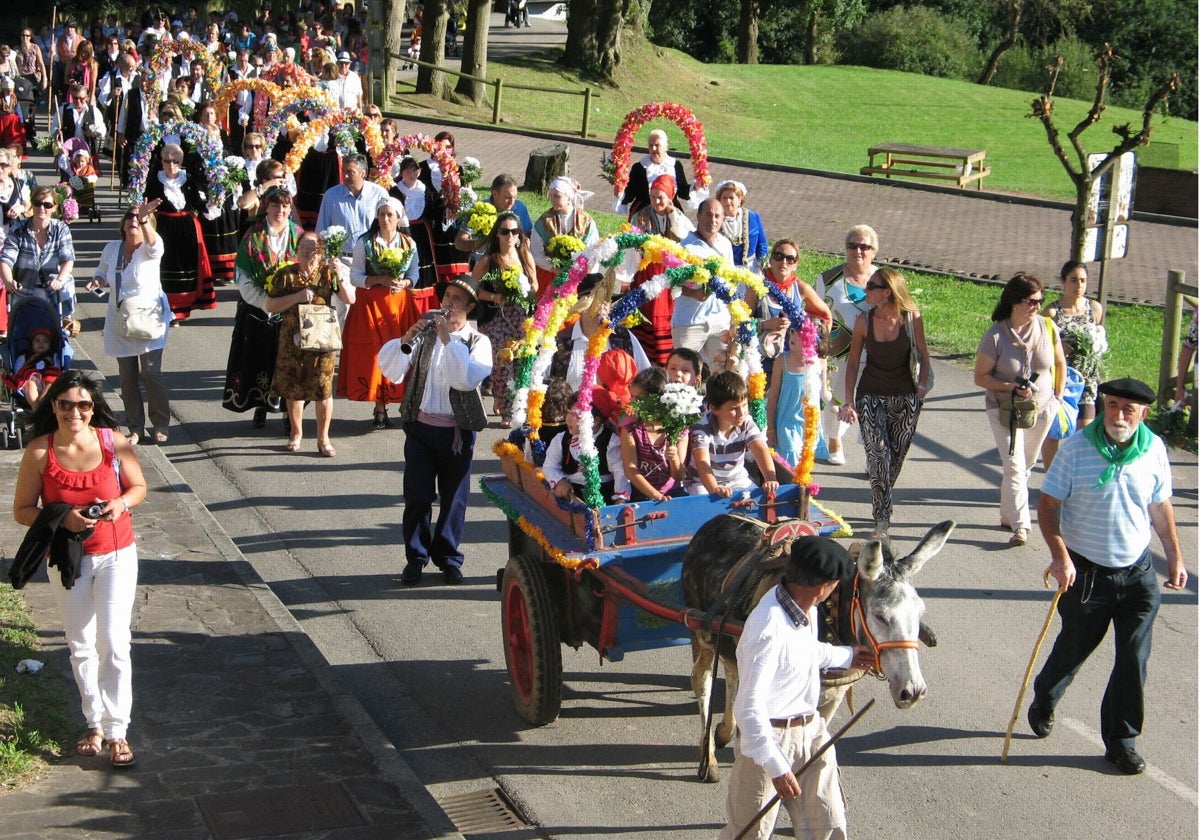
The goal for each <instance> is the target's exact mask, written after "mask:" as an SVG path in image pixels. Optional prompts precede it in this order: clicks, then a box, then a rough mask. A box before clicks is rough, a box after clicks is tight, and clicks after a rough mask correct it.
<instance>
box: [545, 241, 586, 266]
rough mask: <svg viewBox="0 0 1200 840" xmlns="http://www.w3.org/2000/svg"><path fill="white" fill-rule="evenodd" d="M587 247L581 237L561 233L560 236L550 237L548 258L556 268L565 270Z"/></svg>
mask: <svg viewBox="0 0 1200 840" xmlns="http://www.w3.org/2000/svg"><path fill="white" fill-rule="evenodd" d="M586 247H587V245H585V244H584V242H583V240H582V239H580V238H579V237H577V236H570V235H568V234H565V233H560V234H559V235H558V236H552V237H550V241H549V242H547V243H546V256H548V257H549V258H550V261H551V262H552V263H554V265H555V267H556V268H558V269H564V268H566V267H567V266H569V265H570V264H571V261H572V260H573V259H575V255H576V254H578V253H580V252H581V251H583V249H584V248H586Z"/></svg>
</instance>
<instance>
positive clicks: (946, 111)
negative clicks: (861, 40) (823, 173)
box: [403, 38, 1197, 199]
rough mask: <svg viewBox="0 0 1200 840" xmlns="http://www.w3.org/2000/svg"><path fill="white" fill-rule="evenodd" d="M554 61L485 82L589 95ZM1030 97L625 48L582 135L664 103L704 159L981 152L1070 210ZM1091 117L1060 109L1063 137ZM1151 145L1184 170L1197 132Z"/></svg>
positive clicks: (1098, 138)
mask: <svg viewBox="0 0 1200 840" xmlns="http://www.w3.org/2000/svg"><path fill="white" fill-rule="evenodd" d="M557 57H558V51H556V50H555V51H548V52H546V53H540V54H532V55H526V56H522V57H521V58H520V59H519V60H514V61H512V62H510V63H501V62H492V63H490V64H489V65H488V71H487V75H488V78H496V77H499V78H502V79H503V80H504V82H505V83H506V84H522V85H533V86H540V87H554V88H570V89H574V90H579V89H581V88H582V87H583V86H584V85H586V84H588V82H587V81H585V80H583V79H580V78H579V77H578V76H577V75H575V74H572V73H568V72H564V71H563V70H562V69H561V68H559V67H558V66H557V65H556V64H555V63H554V62H555V60H556V59H557ZM1034 96H1035V95H1034V94H1032V93H1027V92H1022V91H1014V90H1005V89H1003V88H994V87H981V86H979V85H974V84H971V83H968V82H958V81H950V80H946V79H937V78H932V77H928V76H919V75H915V74H912V73H897V72H892V71H886V70H873V69H870V68H866V67H843V66H826V65H819V66H815V67H806V66H775V65H757V66H753V67H750V66H742V65H728V64H702V63H700V62H698V61H695V60H693V59H691V58H689V57H688V56H686V55H684V54H682V53H680V52H677V51H675V50H668V49H664V48H661V47H656V46H654V45H652V44H648V43H646V42H644V41H641V40H639V39H632V38H631V39H627V41H626V55H625V58H624V60H623V61H622V64H621V67H620V70H619V72H618V76H617V79H616V84H615V85H614V86H612V87H603V88H597V89H596V95H595V96H594V97H593V99H592V113H591V120H590V121H591V127H590V133H591V135H592V136H594V137H598V138H601V139H605V140H607V139H610V138H612V136H613V135H614V134H616V132H617V129H618V128H619V127H620V125H621V121H622V119H623V118H624V116H625V114H627V113H628V112H629V111H631V110H632V109H634V108H636V107H638V106H639V105H642V104H644V103H646V102H650V101H654V100H670V101H674V102H679V103H681V104H684V105H686V106H688V107H689V108H691V109H692V110H693V111H694V112H695V113H696V115H697V116H698V117H699V118H700V120H701V121H702V122H703V123H704V126H705V134H706V135H707V138H708V145H709V153H710V154H712V155H714V156H717V157H730V158H737V159H741V160H749V161H759V162H763V163H777V164H787V165H791V166H801V167H809V168H813V169H824V170H830V171H834V172H851V173H857V172H858V170H859V167H861V166H864V165H865V164H866V162H867V153H866V150H867V147H868V146H870V145H873V144H875V143H879V142H885V141H886V142H901V143H921V144H926V145H940V146H959V147H970V148H980V149H984V150H986V151H987V160H988V163H989V164H990V165H991V166H992V175H991V177H989V178H988V180H987V182H986V186H987V187H988V188H989V189H992V190H1001V191H1006V192H1019V193H1027V194H1032V195H1040V196H1046V197H1052V198H1060V199H1061V198H1070V197H1072V196H1073V195H1074V191H1073V187H1072V185H1071V182H1070V181H1069V180H1068V178H1067V176H1066V173H1065V171H1064V170H1063V168H1062V165H1061V164H1060V163H1059V162H1058V160H1057V159H1056V158H1055V157H1054V155H1053V153H1052V152H1051V150H1050V146H1049V144H1048V143H1047V141H1046V134H1045V129H1044V128H1043V127H1042V124H1041V122H1039V121H1037V120H1035V119H1033V118H1032V117H1030V116H1028V115H1029V114H1030V103H1031V102H1032V100H1033V99H1034ZM403 101H404V103H405V104H406V107H407V108H412V107H413V106H417V107H423V108H429V109H432V110H436V111H438V112H440V113H444V114H451V115H455V116H459V117H463V118H471V119H478V120H480V121H486V120H489V119H490V117H491V108H490V106H488V107H487V108H486V109H471V108H467V107H463V106H458V105H453V104H451V103H447V102H443V101H440V100H436V99H434V98H432V97H424V96H422V97H413V96H411V95H408V96H404V97H403ZM1088 106H1089V103H1085V102H1078V101H1073V100H1066V99H1064V100H1058V101H1057V102H1056V109H1055V110H1056V114H1057V117H1058V125H1059V129H1060V132H1061V133H1062V134H1063V135H1064V137H1065V134H1066V133H1067V131H1069V130H1070V129H1071V128H1073V127H1074V125H1075V123H1076V122H1078V121H1079V120H1080V119H1082V118H1083V116H1084V115H1085V114H1086V113H1087V109H1088ZM581 115H582V99H581V98H579V97H571V98H567V97H563V96H556V95H553V94H544V93H534V92H529V91H520V92H519V93H518V92H516V91H513V92H509V93H507V94H506V96H505V98H504V108H503V111H502V119H503V122H505V123H506V124H510V125H515V126H522V127H528V128H538V129H542V130H553V131H558V132H562V133H578V131H579V125H580V118H581ZM1140 121H1141V114H1140V112H1137V111H1131V110H1129V109H1123V108H1110V109H1109V110H1108V111H1106V112H1105V114H1104V117H1103V118H1102V120H1101V122H1100V123H1099V124H1098V125H1096V126H1093V127H1092V128H1090V129H1089V130H1088V131H1087V133H1085V134H1084V135H1083V140H1084V144H1085V146H1086V147H1088V148H1089V151H1104V150H1106V148H1110V147H1111V145H1112V143H1114V142H1115V137H1114V135H1113V134H1112V133H1111V129H1112V127H1113V126H1117V125H1121V124H1124V123H1133V124H1135V125H1140ZM669 133H671V132H670V130H669ZM639 139H644V138H639ZM1153 140H1154V141H1157V142H1168V143H1177V144H1179V146H1180V161H1179V164H1180V167H1181V168H1194V167H1195V166H1196V164H1197V124H1196V123H1195V122H1191V121H1187V120H1180V119H1176V118H1165V117H1162V116H1157V117H1155V120H1154V136H1153ZM1064 142H1065V141H1064ZM671 145H672V146H673V147H675V148H685V147H686V144H685V142H684V140H683V136H682V134H680V133H679V132H674V133H673V137H672V142H671Z"/></svg>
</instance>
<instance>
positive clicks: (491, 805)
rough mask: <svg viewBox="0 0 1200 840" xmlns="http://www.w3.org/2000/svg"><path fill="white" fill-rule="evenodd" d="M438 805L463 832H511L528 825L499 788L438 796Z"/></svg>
mask: <svg viewBox="0 0 1200 840" xmlns="http://www.w3.org/2000/svg"><path fill="white" fill-rule="evenodd" d="M438 804H439V805H441V806H442V810H443V811H445V812H446V816H448V817H449V818H450V820H451V822H453V823H454V827H455V828H457V829H458V830H459V831H461V832H462V833H463V834H481V833H483V832H485V831H511V830H513V829H518V828H525V827H526V826H528V825H529V823H528V822H527V821H526V820H524V819H523V818H522V817H521V815H520V814H518V813H517V812H516V810H515V809H514V808H513V806H512V804H511V803H510V802H509V801H508V797H506V796H505V795H504V793H503V791H501V790H500V789H499V788H493V789H491V790H477V791H474V792H472V793H460V794H458V795H457V796H450V797H447V798H446V799H439V800H438Z"/></svg>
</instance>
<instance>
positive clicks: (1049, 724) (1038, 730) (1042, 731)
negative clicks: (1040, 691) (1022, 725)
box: [1028, 703, 1054, 738]
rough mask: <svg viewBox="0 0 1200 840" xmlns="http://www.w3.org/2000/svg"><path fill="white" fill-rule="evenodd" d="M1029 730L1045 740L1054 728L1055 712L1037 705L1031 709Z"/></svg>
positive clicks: (1033, 705)
mask: <svg viewBox="0 0 1200 840" xmlns="http://www.w3.org/2000/svg"><path fill="white" fill-rule="evenodd" d="M1028 717H1029V728H1030V729H1032V730H1033V734H1034V735H1036V736H1038V737H1039V738H1045V737H1046V736H1047V735H1049V734H1050V730H1051V729H1053V728H1054V710H1053V709H1047V708H1046V707H1044V706H1039V705H1038V704H1037V703H1034V704H1032V705H1031V706H1030V707H1029V715H1028Z"/></svg>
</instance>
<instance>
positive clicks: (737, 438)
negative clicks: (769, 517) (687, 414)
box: [684, 370, 779, 498]
mask: <svg viewBox="0 0 1200 840" xmlns="http://www.w3.org/2000/svg"><path fill="white" fill-rule="evenodd" d="M747 391H748V389H747V388H746V381H745V380H744V379H742V377H741V376H740V375H739V374H738V373H737V372H735V371H732V370H727V371H722V372H721V373H718V374H716V375H715V376H713V377H712V378H711V379H709V380H708V385H707V388H706V391H705V394H706V396H707V400H708V413H707V414H705V415H704V417H703V418H702V419H701V420H700V422H699V423H696V424H695V425H693V426H692V428H691V429H690V430H689V431H688V448H689V450H690V451H691V456H692V457H691V458H690V459H688V467H687V475H686V477H685V478H684V486H685V488H686V489H687V492H688V494H689V495H692V496H702V495H704V494H705V493H712V494H715V495H717V496H721V497H724V498H728V497H729V496H732V495H733V494H734V493H735V492H740V491H742V490H749V489H751V488H752V487H754V482H753V481H751V480H750V473H749V472H748V471H747V470H746V452H747V450H749V452H750V454H751V455H753V456H754V461H755V463H757V464H758V468H759V470H760V471H761V472H762V475H763V479H764V481H763V485H762V489H763V491H764V492H767V493H771V492H774V491H775V490H778V489H779V482H778V480H776V478H775V464H774V462H773V461H772V460H771V449H770V447H768V446H767V438H766V436H765V435H764V434H763V433H762V430H761V429H759V428H758V425H757V424H756V423H755V422H754V420H753V419H751V417H750V412H749V409H748V407H747V403H746V397H747Z"/></svg>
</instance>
